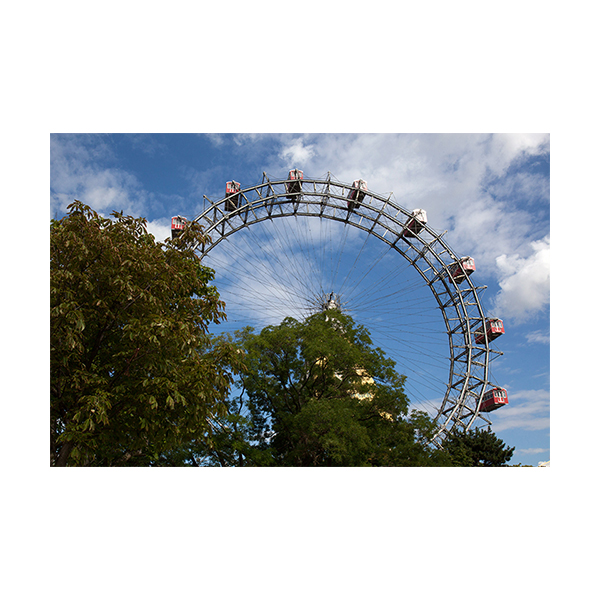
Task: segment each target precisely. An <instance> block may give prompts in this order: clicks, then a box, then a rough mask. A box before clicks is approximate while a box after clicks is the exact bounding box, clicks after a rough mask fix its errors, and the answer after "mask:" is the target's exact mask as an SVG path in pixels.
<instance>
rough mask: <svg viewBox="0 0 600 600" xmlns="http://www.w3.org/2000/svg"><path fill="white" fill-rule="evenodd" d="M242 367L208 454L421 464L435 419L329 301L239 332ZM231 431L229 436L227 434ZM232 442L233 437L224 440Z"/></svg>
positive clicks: (233, 458)
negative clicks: (413, 407) (310, 311)
mask: <svg viewBox="0 0 600 600" xmlns="http://www.w3.org/2000/svg"><path fill="white" fill-rule="evenodd" d="M237 342H238V344H239V345H240V348H241V351H242V352H243V354H244V357H245V364H246V370H245V371H244V372H243V373H242V374H241V375H240V378H239V381H238V394H237V396H235V397H234V398H232V399H230V402H229V411H228V414H227V415H226V416H225V417H224V418H223V419H222V420H221V424H222V427H221V431H222V434H223V437H222V439H221V442H222V444H221V445H220V448H219V450H220V454H219V453H217V452H215V451H209V452H208V453H207V454H205V455H204V456H205V457H207V456H208V462H212V464H238V465H248V464H251V465H259V466H421V465H423V466H425V465H436V464H445V458H444V455H443V453H441V452H439V451H435V450H433V449H432V448H430V447H429V446H428V444H427V439H428V437H429V435H430V434H431V430H432V427H433V424H432V422H431V420H430V419H429V418H428V417H427V416H426V415H425V414H424V413H421V412H417V411H413V412H411V413H409V401H408V399H407V397H406V395H405V393H404V377H402V376H400V375H398V374H397V373H396V370H395V365H394V363H393V361H391V360H390V359H389V358H387V357H386V356H385V355H384V353H383V352H382V351H381V350H380V349H378V348H374V347H373V345H372V343H371V340H370V338H369V334H368V332H367V331H366V329H365V328H363V327H361V326H359V325H357V324H355V323H354V322H353V320H352V319H351V318H350V317H349V316H348V315H345V314H342V313H341V312H339V311H335V310H329V311H326V312H325V313H320V314H317V315H314V316H312V317H310V318H308V319H307V320H306V321H303V322H300V321H296V320H294V319H291V318H287V319H285V320H284V321H283V322H282V323H281V324H280V325H278V326H270V327H267V328H265V329H263V330H262V331H261V333H259V334H254V333H253V331H252V330H250V329H247V330H245V331H243V332H241V333H240V334H238V339H237ZM228 436H230V437H229V438H228ZM228 439H229V440H231V443H227V440H228Z"/></svg>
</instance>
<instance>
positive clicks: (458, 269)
mask: <svg viewBox="0 0 600 600" xmlns="http://www.w3.org/2000/svg"><path fill="white" fill-rule="evenodd" d="M474 272H475V261H474V260H473V259H472V258H471V257H470V256H463V257H462V258H461V259H460V260H459V261H458V262H457V263H455V264H453V265H451V266H450V276H451V277H452V279H454V281H455V282H456V283H462V282H463V281H464V280H465V278H466V277H467V275H471V273H474Z"/></svg>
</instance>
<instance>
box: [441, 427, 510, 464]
mask: <svg viewBox="0 0 600 600" xmlns="http://www.w3.org/2000/svg"><path fill="white" fill-rule="evenodd" d="M444 449H445V450H446V452H448V454H449V455H450V457H451V459H452V463H453V464H454V465H456V466H460V467H502V466H504V465H505V464H506V463H508V462H509V461H510V459H511V458H512V455H513V452H514V451H515V449H514V447H513V448H509V447H507V446H506V444H505V443H504V442H503V441H502V440H501V439H499V438H498V437H497V436H496V434H495V433H494V432H493V431H491V430H490V429H489V428H488V429H475V430H469V431H456V432H453V433H452V434H451V435H450V436H449V437H448V439H447V440H446V441H445V442H444Z"/></svg>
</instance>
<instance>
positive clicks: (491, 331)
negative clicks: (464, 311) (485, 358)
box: [475, 319, 504, 344]
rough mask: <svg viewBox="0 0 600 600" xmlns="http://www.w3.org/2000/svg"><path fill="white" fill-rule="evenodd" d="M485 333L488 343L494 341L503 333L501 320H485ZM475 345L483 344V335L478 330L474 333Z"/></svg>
mask: <svg viewBox="0 0 600 600" xmlns="http://www.w3.org/2000/svg"><path fill="white" fill-rule="evenodd" d="M485 323H486V327H485V329H486V333H487V339H488V341H491V340H495V339H496V338H497V337H500V336H501V335H502V334H503V333H504V323H503V322H502V319H486V320H485ZM475 343H476V344H485V334H484V333H483V331H482V330H481V329H480V330H478V331H476V332H475Z"/></svg>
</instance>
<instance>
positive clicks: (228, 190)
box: [225, 181, 242, 212]
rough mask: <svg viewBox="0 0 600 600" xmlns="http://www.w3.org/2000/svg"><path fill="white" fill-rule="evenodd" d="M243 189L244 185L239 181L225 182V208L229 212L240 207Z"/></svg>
mask: <svg viewBox="0 0 600 600" xmlns="http://www.w3.org/2000/svg"><path fill="white" fill-rule="evenodd" d="M241 189H242V186H241V185H240V184H239V183H238V182H237V181H228V182H227V183H226V184H225V198H227V200H226V201H225V210H226V211H227V212H231V211H232V210H235V209H236V208H237V207H238V202H239V198H240V196H239V191H240V190H241Z"/></svg>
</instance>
